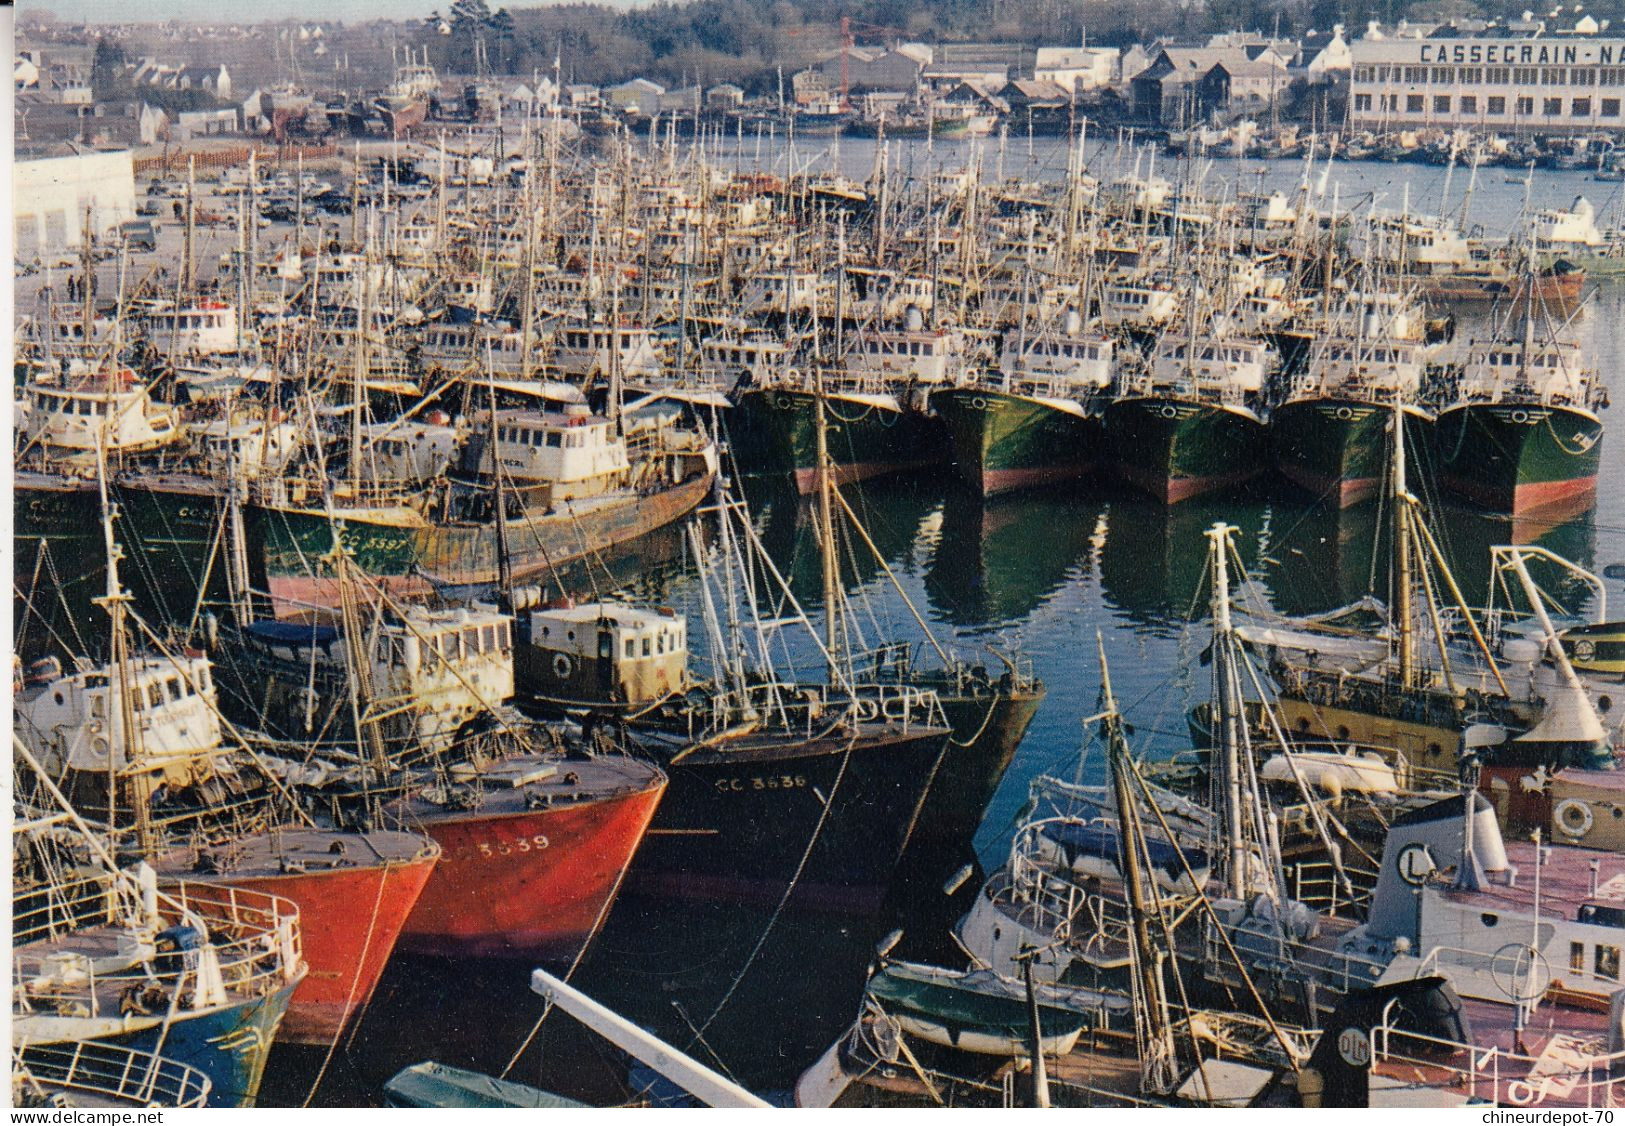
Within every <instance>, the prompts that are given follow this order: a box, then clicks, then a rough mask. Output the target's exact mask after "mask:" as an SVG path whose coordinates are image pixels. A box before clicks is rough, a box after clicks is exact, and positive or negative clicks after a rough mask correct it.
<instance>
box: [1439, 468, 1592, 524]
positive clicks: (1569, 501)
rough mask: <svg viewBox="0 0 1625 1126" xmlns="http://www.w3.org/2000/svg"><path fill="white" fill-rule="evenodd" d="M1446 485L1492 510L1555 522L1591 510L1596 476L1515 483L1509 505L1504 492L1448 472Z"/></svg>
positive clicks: (1458, 493)
mask: <svg viewBox="0 0 1625 1126" xmlns="http://www.w3.org/2000/svg"><path fill="white" fill-rule="evenodd" d="M1444 485H1445V488H1447V489H1449V490H1450V491H1451V492H1453V493H1456V494H1457V495H1459V496H1463V497H1466V498H1467V499H1468V500H1470V501H1472V502H1473V503H1474V504H1477V505H1479V506H1480V507H1482V508H1487V509H1489V510H1490V511H1492V512H1504V513H1506V514H1507V515H1509V516H1513V517H1519V516H1539V517H1542V518H1544V519H1547V520H1551V521H1553V522H1556V523H1563V522H1565V521H1568V520H1572V519H1574V518H1575V517H1577V516H1583V515H1585V514H1586V513H1587V512H1589V511H1591V509H1592V508H1594V507H1595V506H1596V503H1597V478H1595V477H1570V478H1568V479H1566V480H1561V481H1532V482H1525V483H1524V484H1521V485H1517V486H1514V488H1513V490H1512V497H1511V504H1510V506H1509V505H1508V503H1507V501H1508V498H1507V495H1506V491H1505V490H1502V489H1495V488H1491V487H1488V486H1485V485H1483V484H1481V483H1479V482H1476V481H1470V480H1468V479H1466V478H1463V477H1459V476H1455V475H1449V476H1445V477H1444Z"/></svg>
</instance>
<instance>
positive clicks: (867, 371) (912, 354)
mask: <svg viewBox="0 0 1625 1126" xmlns="http://www.w3.org/2000/svg"><path fill="white" fill-rule="evenodd" d="M964 353H965V336H964V334H963V333H961V332H958V331H956V330H953V329H936V330H925V329H917V330H916V329H910V330H903V331H897V332H885V331H879V330H871V331H869V332H864V333H861V334H860V335H859V336H858V337H857V339H855V340H854V341H853V342H852V347H851V349H850V350H849V351H848V352H847V354H846V370H847V372H848V373H849V374H851V375H853V376H856V377H858V378H860V379H861V378H863V377H865V376H867V377H871V378H880V379H884V380H892V379H909V380H914V381H915V382H918V383H946V382H948V381H949V380H951V379H954V378H956V377H957V376H958V375H959V374H960V371H961V369H962V368H963V366H964Z"/></svg>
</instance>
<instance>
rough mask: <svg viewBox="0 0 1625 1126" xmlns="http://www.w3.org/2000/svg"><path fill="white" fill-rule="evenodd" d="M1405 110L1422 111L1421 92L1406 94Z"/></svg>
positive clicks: (1409, 111)
mask: <svg viewBox="0 0 1625 1126" xmlns="http://www.w3.org/2000/svg"><path fill="white" fill-rule="evenodd" d="M1405 112H1406V113H1421V112H1422V95H1420V94H1407V95H1405Z"/></svg>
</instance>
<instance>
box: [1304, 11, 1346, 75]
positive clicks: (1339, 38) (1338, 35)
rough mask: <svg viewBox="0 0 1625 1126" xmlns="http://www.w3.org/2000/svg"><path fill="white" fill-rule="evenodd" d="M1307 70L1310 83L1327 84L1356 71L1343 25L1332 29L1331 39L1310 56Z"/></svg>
mask: <svg viewBox="0 0 1625 1126" xmlns="http://www.w3.org/2000/svg"><path fill="white" fill-rule="evenodd" d="M1306 46H1307V44H1306ZM1305 69H1306V70H1307V71H1308V72H1309V81H1310V82H1326V81H1329V80H1330V79H1332V78H1333V77H1339V76H1340V77H1343V78H1347V77H1348V76H1349V72H1350V71H1351V70H1353V69H1354V53H1353V52H1352V51H1351V50H1349V45H1348V41H1347V40H1346V39H1344V37H1343V25H1342V24H1338V25H1336V26H1335V27H1333V28H1332V37H1331V39H1330V40H1328V41H1327V42H1326V43H1325V45H1323V46H1322V47H1321V48H1320V49H1319V50H1318V51H1316V52H1315V53H1314V54H1313V55H1311V56H1310V59H1309V63H1308V65H1307V66H1306V67H1305Z"/></svg>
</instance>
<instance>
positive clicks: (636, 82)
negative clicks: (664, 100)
mask: <svg viewBox="0 0 1625 1126" xmlns="http://www.w3.org/2000/svg"><path fill="white" fill-rule="evenodd" d="M665 93H666V88H665V87H664V86H662V85H660V83H658V82H650V81H649V80H648V79H647V78H634V79H632V80H631V81H630V82H623V83H621V84H620V85H619V86H611V87H610V88H609V89H608V90H607V91H605V94H606V95H607V97H608V99H609V104H610V105H611V106H613V107H615V108H616V109H618V110H620V111H621V112H622V113H637V114H642V115H644V116H645V117H650V116H653V115H654V114H657V113H659V112H660V99H661V97H662V96H663V95H664V94H665Z"/></svg>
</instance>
